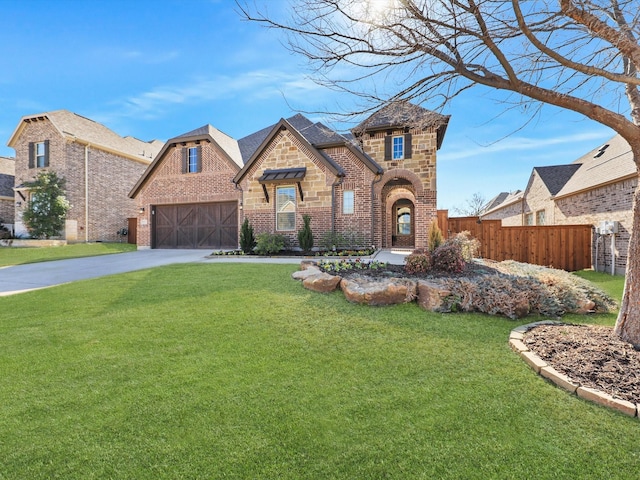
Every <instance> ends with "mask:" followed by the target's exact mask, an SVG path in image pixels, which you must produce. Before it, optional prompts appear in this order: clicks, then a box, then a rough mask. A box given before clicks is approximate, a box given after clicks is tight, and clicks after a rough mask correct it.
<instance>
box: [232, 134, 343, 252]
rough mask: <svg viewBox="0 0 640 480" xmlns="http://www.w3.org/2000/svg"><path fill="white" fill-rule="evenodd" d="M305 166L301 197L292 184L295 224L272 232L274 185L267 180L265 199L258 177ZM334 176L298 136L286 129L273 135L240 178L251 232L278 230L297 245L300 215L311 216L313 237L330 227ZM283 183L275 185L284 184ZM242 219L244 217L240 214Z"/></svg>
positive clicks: (292, 243)
mask: <svg viewBox="0 0 640 480" xmlns="http://www.w3.org/2000/svg"><path fill="white" fill-rule="evenodd" d="M300 167H306V168H307V173H306V176H305V178H304V179H303V180H302V182H301V186H302V192H303V194H304V201H302V200H301V198H300V194H299V193H298V187H297V184H296V183H295V182H292V183H291V184H290V185H292V186H295V187H296V226H295V230H292V231H280V232H276V224H275V219H276V198H275V197H276V185H274V184H267V185H266V188H267V192H268V194H269V201H268V202H267V199H266V198H265V196H264V191H263V188H262V185H261V184H260V183H259V182H258V178H260V176H261V175H262V173H263V172H264V170H275V169H283V168H300ZM336 181H337V178H336V177H335V176H334V175H333V174H332V173H331V172H330V171H329V170H328V169H327V167H326V166H325V165H324V164H323V163H321V162H320V161H319V160H317V159H316V158H315V157H314V156H313V154H312V153H311V152H310V151H309V150H308V149H307V148H306V147H305V146H304V145H303V144H302V143H301V142H299V141H298V139H297V138H296V137H295V136H294V135H292V134H291V133H289V132H288V131H286V130H283V131H281V132H280V133H279V134H278V135H277V136H276V138H274V139H273V141H272V142H271V144H270V145H269V147H267V148H266V149H265V151H264V152H263V153H262V155H261V156H260V157H259V158H258V159H256V161H255V162H254V164H253V165H252V167H251V168H250V169H249V171H248V172H246V174H245V176H244V178H243V180H242V182H241V187H242V192H243V193H242V194H243V212H242V213H243V215H244V217H246V218H248V219H249V222H250V223H251V225H252V226H253V228H254V232H255V233H256V235H257V234H259V233H279V234H282V235H284V236H285V237H287V238H289V240H290V242H291V245H292V246H297V245H298V230H300V229H301V228H302V225H303V220H302V216H303V215H305V214H307V215H309V216H311V229H312V231H313V233H314V237H315V238H318V235H319V234H321V233H322V232H327V231H331V223H332V218H331V212H332V208H331V207H332V190H333V187H332V184H333V183H335V182H336ZM284 185H286V184H282V185H278V186H284ZM243 220H244V218H243Z"/></svg>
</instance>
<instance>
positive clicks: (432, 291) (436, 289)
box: [418, 280, 451, 312]
mask: <svg viewBox="0 0 640 480" xmlns="http://www.w3.org/2000/svg"><path fill="white" fill-rule="evenodd" d="M449 295H451V290H449V289H447V288H445V287H444V286H442V285H440V284H438V283H436V282H433V281H429V280H419V281H418V305H419V306H420V307H421V308H423V309H425V310H428V311H431V312H447V311H449V309H448V307H446V306H445V305H444V301H445V299H446V298H447V297H448V296H449Z"/></svg>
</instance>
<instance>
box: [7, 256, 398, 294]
mask: <svg viewBox="0 0 640 480" xmlns="http://www.w3.org/2000/svg"><path fill="white" fill-rule="evenodd" d="M209 253H210V251H209V250H137V251H135V252H127V253H116V254H112V255H100V256H96V257H84V258H73V259H69V260H55V261H52V262H41V263H30V264H27V265H14V266H11V267H3V268H2V267H0V296H6V295H13V294H15V293H21V292H28V291H30V290H36V289H39V288H46V287H52V286H54V285H62V284H64V283H69V282H74V281H77V280H86V279H89V278H97V277H104V276H106V275H114V274H117V273H125V272H132V271H135V270H143V269H145V268H153V267H159V266H162V265H170V264H174V263H203V262H206V263H216V262H217V263H285V264H288V263H290V264H298V263H300V262H301V261H302V260H303V258H302V257H242V256H237V257H236V256H222V255H221V256H218V257H207V255H208V254H209ZM406 253H408V252H406ZM406 253H401V252H395V251H390V250H382V251H378V252H376V254H375V255H374V256H373V257H372V259H375V260H378V261H381V262H388V263H392V264H398V265H401V264H402V263H403V262H404V255H405V254H406Z"/></svg>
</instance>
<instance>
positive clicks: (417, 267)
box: [404, 250, 431, 275]
mask: <svg viewBox="0 0 640 480" xmlns="http://www.w3.org/2000/svg"><path fill="white" fill-rule="evenodd" d="M430 269H431V255H430V254H429V252H428V251H423V250H414V251H413V253H412V254H411V255H408V256H407V257H406V258H405V265H404V270H405V272H407V273H409V274H412V275H413V274H416V273H427V272H428V271H429V270H430Z"/></svg>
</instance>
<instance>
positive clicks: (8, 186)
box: [0, 173, 15, 199]
mask: <svg viewBox="0 0 640 480" xmlns="http://www.w3.org/2000/svg"><path fill="white" fill-rule="evenodd" d="M14 182H15V177H14V176H13V175H8V174H6V173H0V197H11V199H13V195H14V192H13V184H14Z"/></svg>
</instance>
